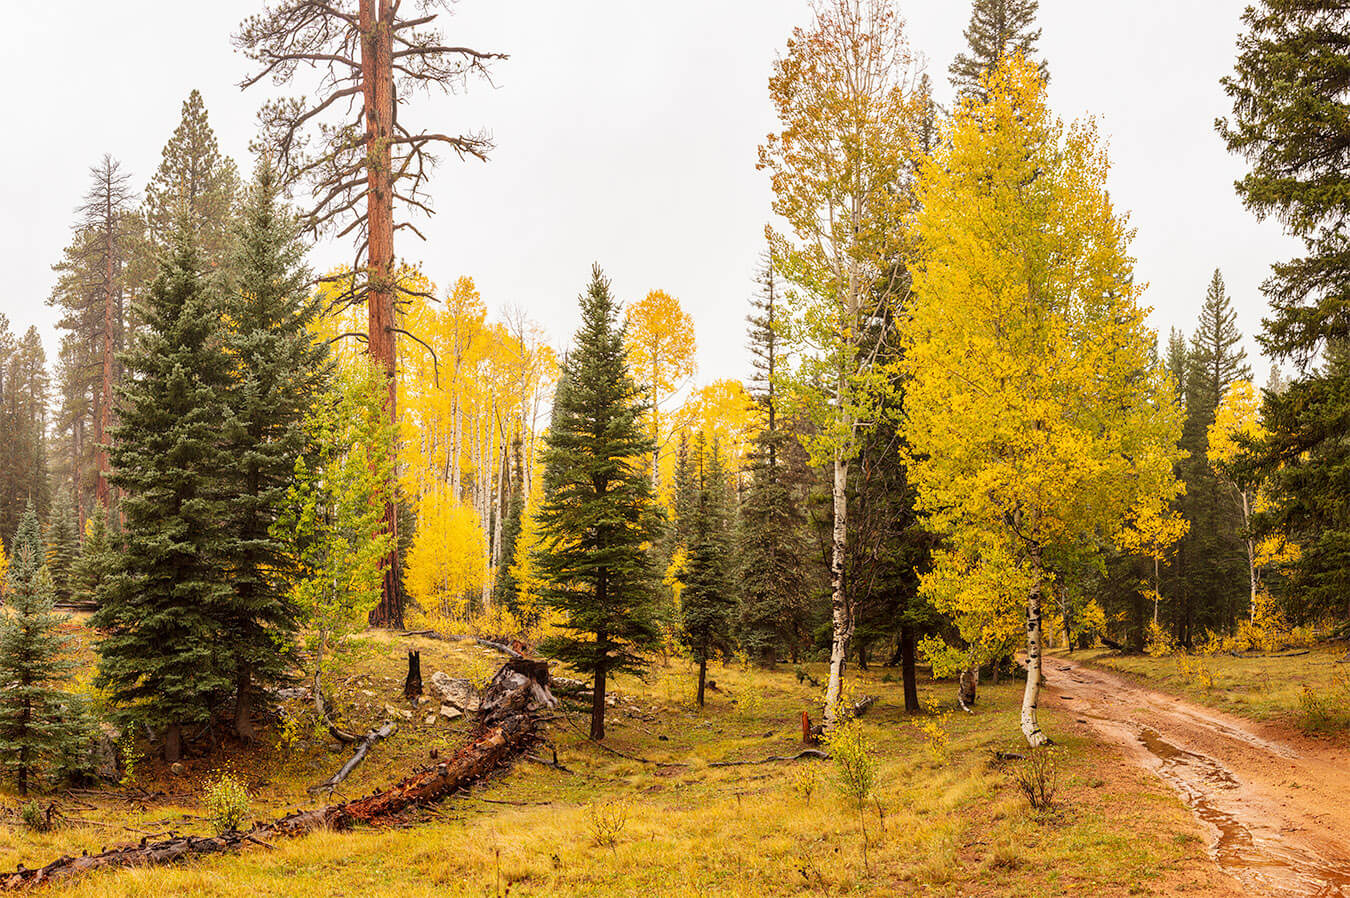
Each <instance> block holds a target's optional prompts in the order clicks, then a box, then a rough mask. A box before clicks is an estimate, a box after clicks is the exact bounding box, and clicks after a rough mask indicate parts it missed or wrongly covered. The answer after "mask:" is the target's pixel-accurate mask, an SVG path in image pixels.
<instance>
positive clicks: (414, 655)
mask: <svg viewBox="0 0 1350 898" xmlns="http://www.w3.org/2000/svg"><path fill="white" fill-rule="evenodd" d="M421 694H422V653H421V652H414V651H409V652H408V676H407V677H406V678H405V679H404V680H403V697H404V698H406V699H408V700H409V701H411V700H412V699H415V698H417V697H418V696H419V695H421Z"/></svg>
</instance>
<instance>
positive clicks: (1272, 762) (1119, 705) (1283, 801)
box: [1045, 658, 1350, 898]
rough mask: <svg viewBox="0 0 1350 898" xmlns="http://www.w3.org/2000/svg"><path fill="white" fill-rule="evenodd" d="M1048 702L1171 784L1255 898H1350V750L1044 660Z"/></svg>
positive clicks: (1224, 863)
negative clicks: (1268, 897)
mask: <svg viewBox="0 0 1350 898" xmlns="http://www.w3.org/2000/svg"><path fill="white" fill-rule="evenodd" d="M1046 662H1047V663H1046V668H1047V669H1046V672H1045V679H1046V684H1047V688H1048V692H1049V695H1048V698H1049V701H1048V702H1047V704H1050V703H1053V704H1054V705H1056V706H1059V707H1060V708H1063V709H1064V710H1067V711H1070V712H1073V713H1074V716H1075V719H1076V720H1077V721H1078V722H1079V723H1081V724H1083V725H1086V726H1087V727H1089V728H1091V729H1092V730H1094V731H1095V732H1096V733H1098V734H1099V735H1100V736H1101V737H1102V738H1105V739H1106V740H1108V741H1110V742H1114V743H1116V744H1119V745H1120V746H1121V747H1122V748H1123V749H1124V750H1125V751H1126V752H1127V754H1128V755H1129V756H1130V757H1132V758H1134V759H1135V760H1136V761H1138V763H1140V764H1142V765H1144V766H1146V767H1148V768H1149V769H1151V770H1153V771H1155V772H1156V773H1157V774H1158V775H1159V776H1161V777H1162V778H1163V779H1164V780H1166V781H1167V782H1168V783H1170V784H1171V785H1172V786H1173V787H1174V788H1175V789H1176V790H1177V791H1178V792H1179V793H1180V794H1181V797H1182V798H1183V799H1184V800H1185V801H1186V803H1187V804H1188V805H1190V807H1191V808H1192V809H1193V810H1194V811H1195V813H1196V815H1197V816H1198V817H1199V818H1200V820H1201V821H1203V823H1204V824H1205V826H1206V827H1207V828H1208V829H1209V830H1210V834H1211V839H1212V841H1211V851H1212V854H1213V856H1214V859H1215V860H1216V861H1217V862H1218V864H1219V866H1220V867H1222V868H1223V869H1224V870H1225V871H1226V872H1227V873H1229V874H1230V875H1232V876H1234V877H1235V878H1236V879H1237V880H1238V881H1239V882H1240V883H1241V885H1242V887H1243V890H1244V891H1245V892H1246V893H1247V894H1251V895H1275V896H1320V898H1350V753H1348V752H1347V751H1345V750H1344V749H1340V748H1334V747H1328V745H1327V744H1326V743H1318V742H1316V741H1313V740H1308V739H1304V738H1302V737H1299V736H1297V735H1293V734H1284V733H1282V734H1280V735H1279V737H1278V738H1277V737H1276V736H1274V735H1273V734H1272V733H1271V732H1270V731H1269V730H1268V729H1267V728H1263V727H1262V726H1261V725H1260V724H1256V723H1253V722H1250V721H1245V720H1242V719H1240V718H1236V717H1233V716H1231V715H1228V714H1224V713H1222V712H1219V711H1213V710H1210V709H1208V708H1202V707H1200V706H1198V705H1194V704H1192V703H1190V702H1187V701H1185V700H1183V699H1178V698H1175V697H1173V696H1169V695H1164V694H1162V693H1158V692H1153V691H1151V690H1149V689H1145V688H1143V687H1141V686H1138V685H1135V684H1134V683H1131V682H1130V681H1128V680H1126V679H1124V678H1122V677H1119V676H1115V675H1113V674H1110V673H1106V672H1104V671H1100V670H1096V669H1094V668H1088V667H1083V666H1082V665H1079V664H1075V663H1073V662H1072V661H1068V660H1066V659H1063V658H1047V659H1046Z"/></svg>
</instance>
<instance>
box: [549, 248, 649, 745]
mask: <svg viewBox="0 0 1350 898" xmlns="http://www.w3.org/2000/svg"><path fill="white" fill-rule="evenodd" d="M580 303H581V319H582V324H581V329H580V330H579V331H578V332H577V335H576V344H575V347H574V348H573V349H572V351H571V352H570V353H568V355H567V358H566V360H565V361H564V363H563V368H562V375H561V378H560V380H559V382H558V388H557V393H556V395H555V397H554V401H553V420H552V423H551V425H550V427H549V432H548V439H547V442H546V444H545V447H544V451H543V455H542V457H543V462H544V498H543V501H542V503H541V504H540V506H539V510H538V512H537V520H538V523H539V526H540V528H541V531H542V539H541V543H540V546H539V548H538V550H537V552H536V555H535V559H534V561H535V565H536V567H537V570H538V573H539V575H540V576H541V578H542V580H543V581H544V582H543V585H542V586H541V589H540V594H541V597H542V599H543V600H544V602H545V603H547V604H548V605H549V606H551V607H553V608H555V609H557V610H558V611H560V612H562V614H563V618H564V619H563V623H562V629H563V631H564V632H563V633H562V634H561V635H558V636H555V637H552V638H550V639H549V640H547V642H546V643H545V645H544V651H546V652H548V653H549V654H550V655H552V656H554V657H556V658H558V659H559V660H561V661H565V662H567V663H568V664H570V665H571V666H572V667H574V668H576V669H577V670H580V671H582V672H584V673H588V674H591V675H592V676H593V677H594V688H593V690H592V694H591V695H592V698H591V729H590V735H591V738H592V739H603V738H604V737H605V686H606V684H607V682H608V679H609V678H610V677H611V676H613V675H614V674H616V673H619V672H621V671H641V670H642V669H643V668H644V667H645V659H644V658H643V654H644V652H645V651H646V650H647V649H649V648H650V647H652V646H653V645H654V644H655V643H656V641H657V638H658V634H657V630H656V626H655V624H654V623H653V621H652V608H651V587H652V583H651V581H652V577H651V570H650V567H651V559H650V556H649V553H648V550H647V547H648V545H649V544H650V543H651V541H652V539H653V538H654V536H655V534H656V519H655V509H654V507H653V504H652V493H651V478H650V477H649V476H648V472H647V461H648V459H650V458H651V453H652V444H651V438H650V436H649V435H648V434H647V433H646V432H645V431H644V428H643V426H642V415H643V413H644V412H645V411H646V406H645V404H644V403H643V401H642V396H641V393H640V392H639V390H638V387H637V385H636V384H635V383H634V382H633V378H632V376H631V375H630V373H629V371H628V366H627V361H626V358H625V355H624V344H623V330H622V328H621V327H620V326H619V309H618V304H617V303H616V302H615V300H614V298H613V297H612V296H611V295H610V286H609V279H608V278H606V277H605V276H604V274H603V272H601V270H600V267H599V266H598V265H597V266H595V268H594V269H593V270H592V274H591V283H590V286H589V287H588V288H587V290H586V292H585V293H583V294H582V295H581V297H580Z"/></svg>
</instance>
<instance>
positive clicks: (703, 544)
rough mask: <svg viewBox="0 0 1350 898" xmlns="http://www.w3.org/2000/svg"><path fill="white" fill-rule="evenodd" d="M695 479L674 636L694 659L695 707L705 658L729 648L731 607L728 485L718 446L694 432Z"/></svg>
mask: <svg viewBox="0 0 1350 898" xmlns="http://www.w3.org/2000/svg"><path fill="white" fill-rule="evenodd" d="M698 468H699V471H698V483H697V493H696V496H697V498H696V500H695V505H694V511H693V520H692V521H691V522H690V528H689V530H690V533H689V547H688V553H689V555H688V561H687V562H686V573H685V585H684V590H683V591H682V592H681V593H680V618H681V621H680V623H681V626H680V639H681V641H683V642H684V644H685V646H687V647H688V649H689V651H690V653H691V654H692V655H693V658H694V661H695V663H697V664H698V706H699V707H700V708H701V707H703V697H704V687H705V685H706V683H707V679H708V662H709V661H711V660H713V659H714V658H716V657H718V656H721V657H723V658H726V657H729V656H730V655H731V650H732V641H731V623H732V617H733V615H734V613H735V608H736V597H735V595H734V594H733V592H732V585H731V583H732V578H731V573H732V558H731V552H732V550H731V532H732V530H731V520H730V515H731V511H732V509H731V490H730V488H729V487H728V485H727V474H726V468H725V466H724V465H723V464H722V448H721V446H720V445H718V443H717V441H716V440H713V443H712V445H711V446H708V445H707V444H706V443H705V441H704V436H703V434H702V433H701V432H700V433H699V440H698Z"/></svg>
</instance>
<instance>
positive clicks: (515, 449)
mask: <svg viewBox="0 0 1350 898" xmlns="http://www.w3.org/2000/svg"><path fill="white" fill-rule="evenodd" d="M511 458H512V475H513V476H511V478H510V482H509V483H508V484H506V485H505V486H506V488H507V490H508V495H507V499H506V517H505V519H504V520H503V521H502V548H501V558H502V563H501V564H499V565H497V581H496V583H494V584H493V587H492V600H493V602H495V603H496V604H498V605H502V606H504V607H506V608H507V609H509V610H510V611H511V613H512V614H517V613H519V611H520V601H519V600H520V584H519V582H518V581H517V576H516V566H515V564H514V563H513V561H512V560H513V559H514V558H515V557H516V546H517V545H519V544H520V532H521V528H522V527H523V526H524V521H525V499H526V496H525V475H524V470H523V466H522V463H521V445H520V437H519V436H517V437H516V439H515V441H514V443H512V446H511Z"/></svg>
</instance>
